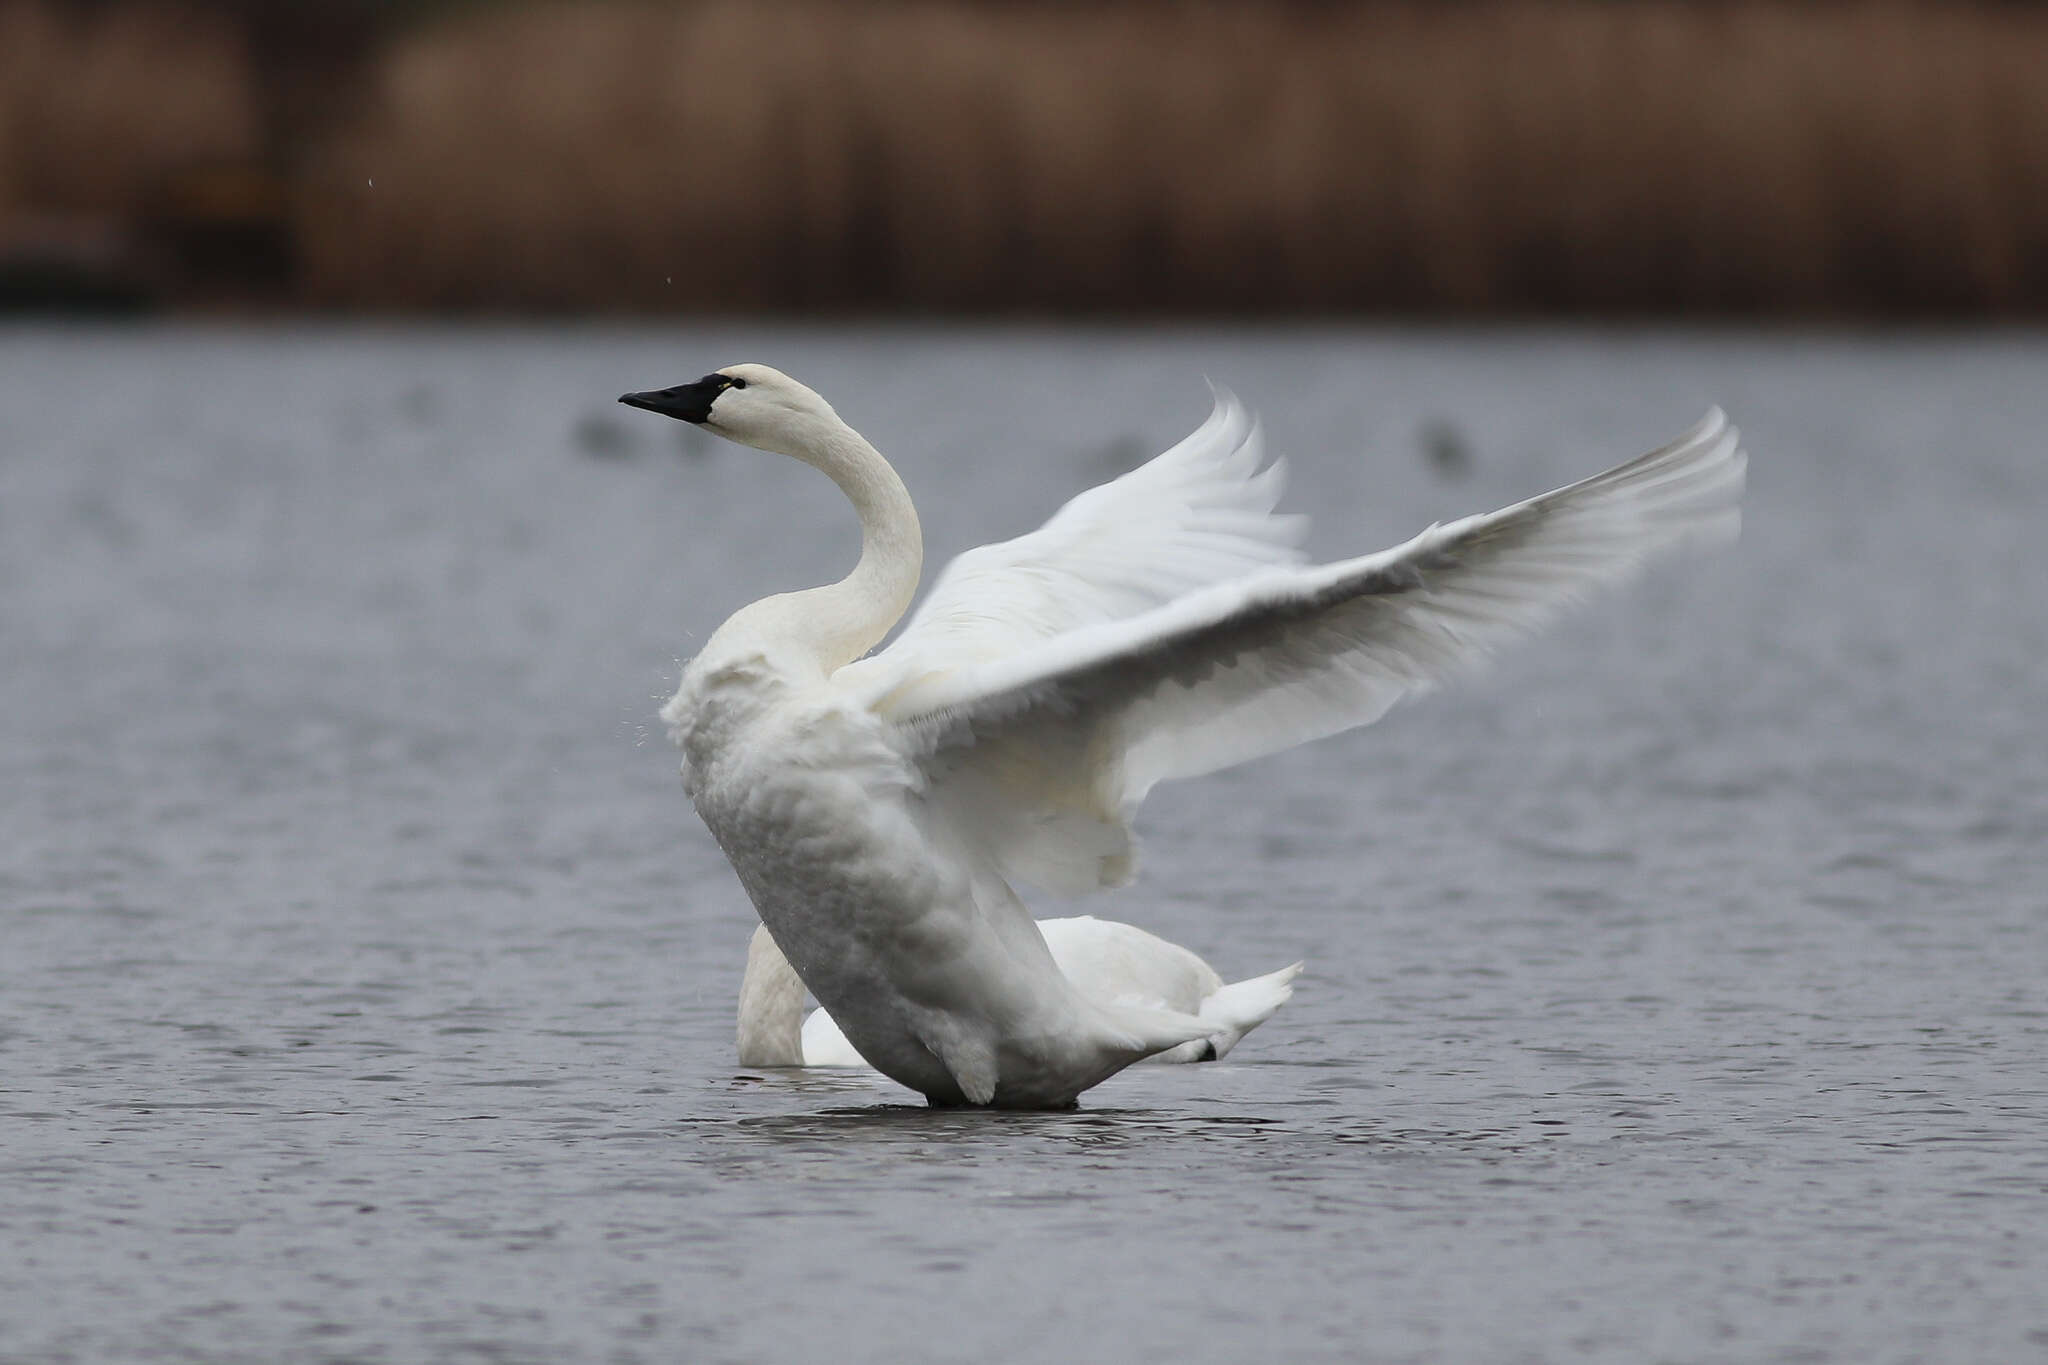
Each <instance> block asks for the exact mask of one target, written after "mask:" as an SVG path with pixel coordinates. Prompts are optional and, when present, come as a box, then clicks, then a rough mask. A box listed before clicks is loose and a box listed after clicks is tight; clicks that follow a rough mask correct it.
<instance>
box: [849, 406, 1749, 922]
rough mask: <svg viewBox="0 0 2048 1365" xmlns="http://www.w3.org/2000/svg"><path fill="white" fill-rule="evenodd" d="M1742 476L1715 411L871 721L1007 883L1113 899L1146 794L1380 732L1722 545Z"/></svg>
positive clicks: (971, 672)
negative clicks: (1577, 607) (1377, 728)
mask: <svg viewBox="0 0 2048 1365" xmlns="http://www.w3.org/2000/svg"><path fill="white" fill-rule="evenodd" d="M1744 465H1745V457H1744V455H1743V453H1742V451H1741V449H1740V447H1739V445H1738V444H1737V436H1736V431H1735V429H1734V428H1733V427H1731V426H1729V425H1728V423H1727V420H1726V419H1725V418H1724V417H1723V416H1722V415H1721V413H1720V411H1719V410H1718V409H1717V410H1714V411H1711V412H1709V413H1708V415H1707V417H1706V418H1705V420H1703V421H1702V422H1701V423H1700V424H1699V425H1698V426H1697V427H1695V428H1694V429H1693V430H1691V431H1690V432H1688V433H1686V434H1685V435H1684V436H1682V437H1680V438H1679V439H1678V440H1677V441H1674V442H1673V443H1672V444H1670V445H1668V446H1665V447H1663V448H1662V449H1659V450H1654V451H1652V452H1650V453H1649V454H1647V455H1644V456H1642V457H1640V458H1639V459H1635V460H1632V461H1630V462H1628V463H1627V464H1624V465H1620V466H1618V467H1616V468H1614V469H1611V470H1608V471H1607V472H1606V473H1603V474H1596V475H1594V476H1593V477H1592V478H1590V479H1586V480H1584V481H1582V482H1580V483H1575V484H1572V485H1570V486H1569V487H1566V488H1561V489H1558V490H1557V491H1555V492H1551V493H1546V494H1543V495H1542V496H1541V497H1536V498H1531V499H1529V500H1528V501H1526V502H1521V503H1517V504H1515V505H1514V506H1512V507H1508V508H1504V509H1502V510H1501V511H1498V512H1491V513H1487V514H1484V515H1481V516H1474V517H1467V518H1465V519H1463V520H1461V521H1455V522H1451V523H1449V524H1448V525H1441V526H1433V527H1431V528H1430V529H1428V530H1426V531H1424V532H1423V533H1422V534H1421V535H1419V536H1417V537H1415V538H1414V539H1413V540H1411V541H1409V542H1408V543H1406V544H1405V545H1399V546H1396V547H1395V548H1393V549H1391V550H1385V551H1382V552H1381V553H1379V554H1374V555H1367V556H1365V557H1363V558H1360V559H1353V560H1347V561H1344V562H1342V563H1337V564H1328V565H1321V566H1317V567H1314V568H1306V569H1279V570H1270V571H1268V572H1265V573H1262V574H1259V575H1256V576H1254V577H1252V578H1250V579H1246V580H1242V581H1238V582H1233V583H1226V584H1221V585H1218V586H1215V587H1211V588H1208V589H1205V590H1203V591H1200V592H1197V593H1194V594H1192V595H1190V596H1188V597H1184V598H1182V599H1180V600H1178V601H1175V602H1172V603H1169V604H1168V605H1166V606H1163V607H1159V608H1156V609H1154V610H1152V611H1149V612H1146V613H1144V614H1142V615H1140V616H1137V617H1133V618H1128V619H1125V620H1122V621H1113V622H1108V623H1104V624H1100V625H1094V626H1089V627H1085V628H1083V629H1080V630H1076V631H1073V632H1071V633H1069V634H1066V635H1062V636H1060V637H1058V638H1056V639H1053V640H1049V641H1046V642H1045V643H1043V644H1041V645H1039V646H1037V647H1035V648H1032V649H1030V650H1027V651H1024V652H1022V653H1019V654H1015V655H1012V656H1010V657H1007V658H1002V659H997V660H994V661H992V662H988V663H983V664H977V665H972V666H969V667H967V668H963V669H960V670H957V671H955V672H953V673H951V674H949V675H947V676H945V677H943V678H940V679H937V680H933V681H929V682H927V683H925V684H923V685H919V686H916V687H912V688H909V689H905V690H902V691H899V692H898V693H896V694H894V695H893V696H888V697H878V698H877V699H876V709H877V710H878V711H879V712H880V714H882V715H883V716H884V717H885V718H886V719H888V720H890V721H892V722H893V723H894V724H895V725H896V726H897V727H898V728H899V731H900V732H901V733H902V734H903V735H904V736H905V738H906V740H907V742H908V744H909V747H910V748H911V750H912V751H913V752H914V753H916V754H918V755H919V761H920V762H921V763H922V765H923V767H924V769H925V772H926V774H927V777H928V781H929V792H928V798H927V799H928V804H929V805H930V806H931V807H932V808H933V809H935V810H944V811H946V812H947V818H948V819H951V820H954V821H958V822H961V824H960V826H959V827H961V828H963V829H965V830H968V831H971V837H972V838H973V839H974V841H975V842H976V844H977V845H979V846H980V847H982V848H985V849H988V850H991V851H992V852H993V856H994V857H995V859H996V861H997V862H998V864H999V865H1000V866H1002V868H1003V869H1004V871H1005V873H1006V874H1008V875H1015V876H1019V877H1023V878H1025V879H1027V880H1030V881H1033V882H1036V883H1038V884H1039V885H1042V886H1047V887H1050V888H1052V889H1056V890H1076V889H1083V888H1085V887H1088V886H1093V885H1114V884H1117V883H1119V882H1121V881H1124V880H1127V879H1128V877H1129V875H1130V872H1131V842H1130V830H1129V824H1128V820H1129V817H1130V815H1131V814H1132V812H1133V811H1135V809H1136V807H1137V805H1138V803H1139V802H1140V801H1141V800H1142V799H1143V798H1144V796H1145V794H1146V792H1147V791H1149V790H1150V789H1151V787H1152V785H1153V784H1154V783H1155V782H1159V781H1162V780H1164V779H1167V778H1174V777H1190V776H1193V775H1195V774H1198V773H1204V772H1210V771H1213V770H1215V769H1217V768H1222V767H1226V766H1228V765H1230V764H1233V763H1241V762H1244V761H1245V760H1247V759H1251V758H1256V757H1258V756H1260V755H1262V754H1268V753H1273V752H1276V751H1278V750H1280V749H1285V748H1288V747H1291V746H1292V745H1295V744H1299V743H1302V742H1304V741H1306V740H1310V739H1315V738H1318V737H1320V736H1323V735H1328V734H1333V733H1335V732H1337V731H1339V730H1344V729H1348V728H1350V727H1352V726H1356V725H1364V724H1367V723H1368V722H1370V721H1373V720H1377V719H1378V718H1379V717H1380V716H1381V715H1382V714H1384V713H1385V712H1386V710H1387V708H1389V707H1390V706H1392V705H1393V704H1394V703H1395V702H1396V701H1398V700H1400V699H1401V698H1402V697H1405V696H1409V695H1412V694H1414V693H1418V692H1422V691H1425V690H1427V689H1429V688H1431V687H1434V686H1435V685H1437V684H1438V683H1441V682H1443V681H1445V680H1447V679H1449V678H1451V677H1453V676H1456V675H1457V674H1459V673H1461V672H1464V671H1466V670H1468V669H1470V668H1471V667H1472V666H1473V665H1475V664H1477V663H1478V662H1480V661H1481V660H1482V659H1483V658H1484V657H1485V656H1486V655H1487V654H1488V653H1489V652H1490V651H1491V650H1492V649H1494V648H1495V647H1496V646H1498V645H1501V644H1503V643H1505V642H1507V641H1508V640H1511V639H1514V638H1517V637H1519V636H1522V635H1526V634H1528V633H1530V632H1531V631H1533V630H1534V629H1535V628H1536V627H1538V626H1539V625H1541V624H1542V623H1543V622H1544V621H1546V620H1548V619H1549V618H1550V617H1551V616H1553V615H1555V614H1556V612H1557V611H1558V610H1560V609H1561V608H1563V607H1565V606H1566V605H1568V604H1570V603H1571V602H1573V601H1574V600H1576V599H1577V598H1579V597H1581V596H1583V595H1584V594H1585V593H1587V592H1588V591H1590V590H1591V589H1593V588H1595V587H1597V586H1599V585H1601V584H1603V583H1607V582H1610V581H1613V580H1616V579H1619V578H1622V577H1624V576H1626V575H1627V574H1628V573H1629V572H1630V571H1632V570H1633V569H1635V568H1636V567H1637V566H1638V565H1640V564H1641V563H1643V562H1644V561H1645V560H1647V559H1649V558H1650V557H1651V556H1653V555H1655V554H1657V553H1659V552H1660V551H1664V550H1667V549H1670V548H1673V547H1675V546H1677V545H1679V544H1681V543H1684V542H1687V541H1694V540H1700V539H1710V538H1716V537H1727V536H1732V535H1733V534H1734V533H1735V531H1736V530H1737V528H1738V526H1739V517H1740V513H1739V510H1738V503H1739V500H1740V498H1741V494H1742V483H1743V472H1744Z"/></svg>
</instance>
